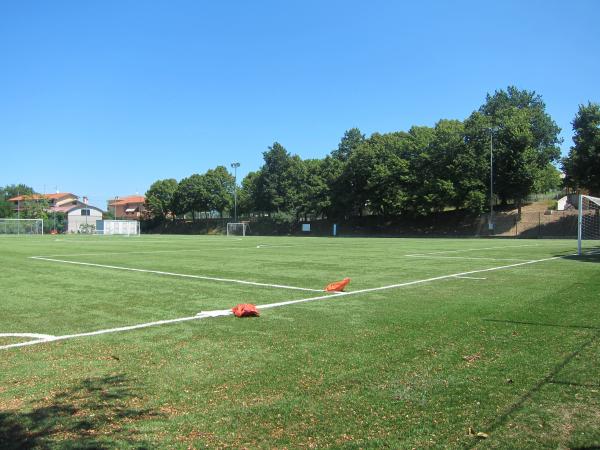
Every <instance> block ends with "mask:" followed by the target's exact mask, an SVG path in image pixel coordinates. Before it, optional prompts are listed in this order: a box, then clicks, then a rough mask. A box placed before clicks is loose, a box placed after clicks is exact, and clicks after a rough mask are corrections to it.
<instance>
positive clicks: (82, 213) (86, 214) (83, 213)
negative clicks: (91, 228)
mask: <svg viewBox="0 0 600 450" xmlns="http://www.w3.org/2000/svg"><path fill="white" fill-rule="evenodd" d="M81 215H82V216H89V215H90V210H89V209H82V210H81Z"/></svg>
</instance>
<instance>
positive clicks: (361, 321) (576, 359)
mask: <svg viewBox="0 0 600 450" xmlns="http://www.w3.org/2000/svg"><path fill="white" fill-rule="evenodd" d="M576 244H577V243H576V241H575V240H493V239H383V238H365V239H360V238H336V239H332V238H292V237H291V238H281V237H277V238H275V237H244V238H237V237H229V238H227V237H223V236H160V235H152V236H140V237H119V236H38V237H35V236H27V237H15V236H4V237H0V263H1V265H2V271H1V272H0V296H1V301H0V305H1V306H0V308H1V314H0V443H1V445H0V447H2V448H30V447H35V448H63V447H68V448H74V447H77V446H80V447H77V448H81V447H85V448H156V447H159V448H204V447H209V448H223V447H233V448H244V447H246V448H257V447H266V448H275V447H276V448H306V447H308V448H324V447H330V448H429V447H438V448H442V447H445V448H473V447H478V448H591V447H593V446H599V445H600V375H599V374H600V364H599V363H600V276H599V275H600V254H598V252H597V250H598V249H597V247H594V246H588V248H587V250H588V252H587V253H588V254H587V255H586V256H582V257H576V256H574V253H575V252H576ZM344 277H350V278H351V279H352V281H351V283H350V284H349V286H348V287H347V289H346V293H344V294H335V293H333V294H332V293H326V292H324V291H323V288H324V286H325V285H326V284H328V283H330V282H332V281H336V280H341V279H342V278H344ZM238 303H253V304H256V305H258V307H259V310H260V311H261V316H260V317H258V318H243V319H239V318H236V317H234V316H233V315H231V314H230V311H229V310H230V308H231V307H233V306H235V305H236V304H238ZM199 313H200V314H199ZM477 433H480V436H477Z"/></svg>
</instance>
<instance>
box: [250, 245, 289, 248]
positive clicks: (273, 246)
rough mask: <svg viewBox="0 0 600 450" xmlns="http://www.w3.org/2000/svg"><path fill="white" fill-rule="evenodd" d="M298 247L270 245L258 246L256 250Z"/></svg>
mask: <svg viewBox="0 0 600 450" xmlns="http://www.w3.org/2000/svg"><path fill="white" fill-rule="evenodd" d="M289 247H298V246H297V245H271V244H259V245H257V246H256V248H289Z"/></svg>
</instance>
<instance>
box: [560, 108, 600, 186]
mask: <svg viewBox="0 0 600 450" xmlns="http://www.w3.org/2000/svg"><path fill="white" fill-rule="evenodd" d="M573 131H574V133H575V134H574V136H573V143H574V145H573V146H572V147H571V149H570V150H569V155H568V156H567V157H566V158H565V159H564V160H563V168H564V170H565V174H566V183H567V185H568V186H571V187H573V188H577V189H585V190H588V191H589V192H590V193H592V194H597V195H600V104H598V103H591V102H588V104H587V105H579V111H578V112H577V115H576V116H575V119H573Z"/></svg>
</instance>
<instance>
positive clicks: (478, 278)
mask: <svg viewBox="0 0 600 450" xmlns="http://www.w3.org/2000/svg"><path fill="white" fill-rule="evenodd" d="M455 278H462V279H464V280H487V278H484V277H455Z"/></svg>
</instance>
